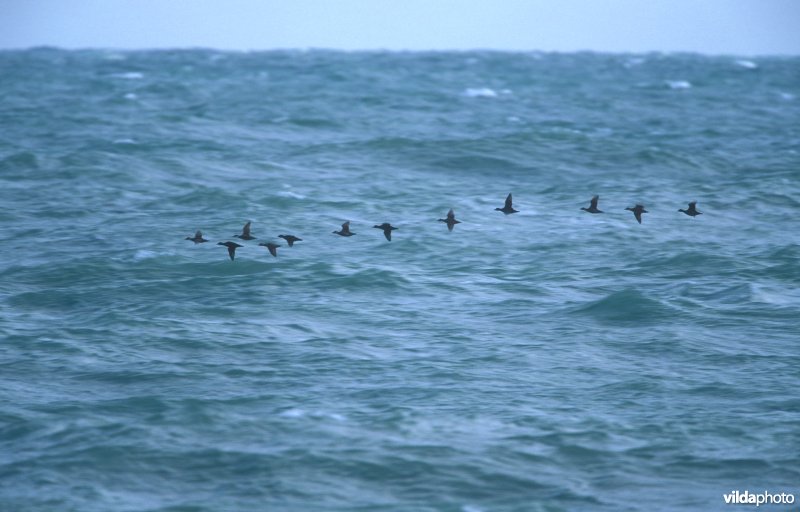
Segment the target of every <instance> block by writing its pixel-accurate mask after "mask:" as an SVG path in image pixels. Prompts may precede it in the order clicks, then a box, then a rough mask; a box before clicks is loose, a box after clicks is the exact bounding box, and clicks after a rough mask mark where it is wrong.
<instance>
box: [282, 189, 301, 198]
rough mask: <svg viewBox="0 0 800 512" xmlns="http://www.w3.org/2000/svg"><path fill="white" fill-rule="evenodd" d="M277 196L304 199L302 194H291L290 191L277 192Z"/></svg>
mask: <svg viewBox="0 0 800 512" xmlns="http://www.w3.org/2000/svg"><path fill="white" fill-rule="evenodd" d="M278 195H279V196H281V197H291V198H292V199H305V198H306V196H304V195H302V194H298V193H297V192H292V191H291V190H282V191H280V192H278Z"/></svg>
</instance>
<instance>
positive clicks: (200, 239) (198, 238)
mask: <svg viewBox="0 0 800 512" xmlns="http://www.w3.org/2000/svg"><path fill="white" fill-rule="evenodd" d="M186 240H191V241H192V242H194V243H195V244H202V243H203V242H208V240H206V239H205V238H203V233H202V232H201V231H200V230H199V229H198V230H197V233H195V234H194V238H192V237H190V236H187V237H186Z"/></svg>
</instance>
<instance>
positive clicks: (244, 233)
mask: <svg viewBox="0 0 800 512" xmlns="http://www.w3.org/2000/svg"><path fill="white" fill-rule="evenodd" d="M233 236H235V237H236V238H241V239H242V240H255V238H256V237H254V236H250V221H247V224H245V225H244V227H243V228H242V234H241V235H233Z"/></svg>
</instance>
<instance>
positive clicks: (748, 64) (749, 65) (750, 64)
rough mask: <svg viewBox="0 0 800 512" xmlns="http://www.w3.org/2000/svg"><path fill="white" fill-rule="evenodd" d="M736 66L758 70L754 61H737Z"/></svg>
mask: <svg viewBox="0 0 800 512" xmlns="http://www.w3.org/2000/svg"><path fill="white" fill-rule="evenodd" d="M736 64H737V65H738V66H740V67H743V68H746V69H757V68H758V64H756V63H755V62H753V61H752V60H737V61H736Z"/></svg>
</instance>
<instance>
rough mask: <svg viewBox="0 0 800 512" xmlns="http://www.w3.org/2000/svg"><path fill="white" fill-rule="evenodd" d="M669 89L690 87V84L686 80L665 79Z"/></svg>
mask: <svg viewBox="0 0 800 512" xmlns="http://www.w3.org/2000/svg"><path fill="white" fill-rule="evenodd" d="M667 85H668V86H669V88H670V89H691V87H692V84H690V83H689V82H687V81H686V80H667Z"/></svg>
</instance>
